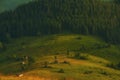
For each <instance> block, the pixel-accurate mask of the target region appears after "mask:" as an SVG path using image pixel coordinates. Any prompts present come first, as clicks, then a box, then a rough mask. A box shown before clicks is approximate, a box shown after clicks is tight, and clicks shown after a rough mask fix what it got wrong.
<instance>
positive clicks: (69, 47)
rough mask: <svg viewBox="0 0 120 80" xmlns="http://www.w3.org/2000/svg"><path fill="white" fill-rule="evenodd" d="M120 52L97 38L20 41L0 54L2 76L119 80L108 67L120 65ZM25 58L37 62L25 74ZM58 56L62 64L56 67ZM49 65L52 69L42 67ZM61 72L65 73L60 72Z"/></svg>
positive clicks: (16, 79) (56, 38)
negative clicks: (119, 63)
mask: <svg viewBox="0 0 120 80" xmlns="http://www.w3.org/2000/svg"><path fill="white" fill-rule="evenodd" d="M119 52H120V50H119V47H117V46H116V45H110V44H107V43H105V42H104V41H103V40H101V39H99V38H97V37H93V36H83V35H78V34H71V35H70V34H69V35H68V34H58V35H51V36H50V35H48V36H41V37H40V36H38V37H24V38H18V39H15V40H12V42H11V43H10V44H7V50H6V51H4V52H3V53H1V54H0V62H1V64H0V66H1V67H0V72H2V73H3V74H9V75H15V74H20V73H23V74H24V77H22V80H25V79H26V78H28V80H33V77H35V76H36V77H35V78H36V80H40V78H45V79H47V78H49V79H50V80H64V78H66V80H70V79H71V80H93V79H96V80H101V79H102V80H106V79H107V80H119V78H120V77H119V75H120V71H119V70H116V69H114V68H110V67H107V65H108V64H110V63H114V64H116V63H118V62H120V59H119V56H120V53H119ZM78 53H79V55H78ZM23 56H29V57H31V58H33V59H34V62H33V63H32V64H31V65H30V66H28V67H27V68H26V69H25V70H23V71H21V67H20V62H21V61H19V60H16V59H18V58H21V57H23ZM55 56H56V57H57V60H58V63H52V62H54V57H55ZM65 61H66V62H65ZM45 62H48V64H47V65H48V66H50V67H48V68H46V67H45V68H44V67H42V66H44V65H45V64H44V63H45ZM60 69H63V70H64V72H63V73H61V72H59V70H60ZM28 76H29V77H30V78H31V79H29V77H28ZM37 78H38V79H37ZM1 79H3V80H4V79H5V77H2V78H1ZM8 79H13V80H18V79H19V77H15V76H7V79H5V80H8Z"/></svg>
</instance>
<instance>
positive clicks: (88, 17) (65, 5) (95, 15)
mask: <svg viewBox="0 0 120 80" xmlns="http://www.w3.org/2000/svg"><path fill="white" fill-rule="evenodd" d="M58 33H76V34H84V35H94V36H99V37H101V38H103V39H104V40H105V41H107V42H109V43H114V44H120V36H119V34H120V4H118V3H116V2H115V3H113V2H103V1H100V0H35V1H33V2H30V3H28V4H25V5H21V6H19V7H18V8H16V9H15V10H14V11H7V12H3V13H1V14H0V41H1V42H8V41H9V38H18V37H22V36H38V35H47V34H58Z"/></svg>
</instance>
